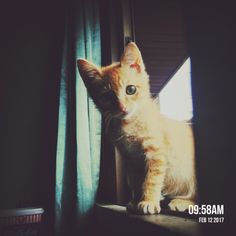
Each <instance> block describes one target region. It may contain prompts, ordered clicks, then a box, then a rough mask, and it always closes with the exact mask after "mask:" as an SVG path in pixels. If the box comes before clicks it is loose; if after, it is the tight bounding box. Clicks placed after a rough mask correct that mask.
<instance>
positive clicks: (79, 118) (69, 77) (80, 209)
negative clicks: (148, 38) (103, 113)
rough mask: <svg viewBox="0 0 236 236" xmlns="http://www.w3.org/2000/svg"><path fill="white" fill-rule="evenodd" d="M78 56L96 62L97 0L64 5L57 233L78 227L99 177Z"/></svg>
mask: <svg viewBox="0 0 236 236" xmlns="http://www.w3.org/2000/svg"><path fill="white" fill-rule="evenodd" d="M77 58H86V59H88V60H90V61H92V62H93V63H95V64H98V65H100V64H101V45H100V25H99V11H98V3H97V1H96V0H84V1H83V0H76V1H70V2H69V4H68V8H67V15H66V25H65V38H64V50H63V58H62V68H61V82H60V100H59V117H58V140H57V157H56V190H55V226H56V227H55V228H56V235H68V233H70V235H73V234H76V233H77V232H78V231H79V230H83V228H84V227H85V225H86V222H88V217H89V216H90V212H91V211H92V209H93V206H94V201H95V197H96V191H97V187H98V179H99V165H100V136H101V117H100V114H99V112H98V111H97V110H96V108H95V105H94V103H93V102H92V100H91V99H90V98H89V97H88V94H87V90H86V88H85V86H84V84H83V81H82V79H81V77H80V75H79V73H78V70H77V66H76V59H77Z"/></svg>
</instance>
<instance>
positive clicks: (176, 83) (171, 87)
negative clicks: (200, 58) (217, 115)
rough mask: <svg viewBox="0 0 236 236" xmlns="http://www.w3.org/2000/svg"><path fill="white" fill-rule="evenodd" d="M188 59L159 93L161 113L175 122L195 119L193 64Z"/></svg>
mask: <svg viewBox="0 0 236 236" xmlns="http://www.w3.org/2000/svg"><path fill="white" fill-rule="evenodd" d="M190 63H191V62H190V58H188V59H187V60H186V61H185V62H184V63H183V65H182V66H181V67H180V68H179V69H178V71H177V72H176V73H175V74H174V75H173V76H172V78H171V79H170V80H169V82H168V83H167V84H166V85H165V87H164V88H163V89H162V90H161V92H160V93H159V96H158V97H159V102H160V111H161V113H162V114H164V115H166V116H167V117H169V118H172V119H175V120H191V119H192V117H193V106H192V93H191V68H190V67H191V64H190Z"/></svg>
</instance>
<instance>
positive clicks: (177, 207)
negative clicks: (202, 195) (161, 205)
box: [168, 199, 195, 212]
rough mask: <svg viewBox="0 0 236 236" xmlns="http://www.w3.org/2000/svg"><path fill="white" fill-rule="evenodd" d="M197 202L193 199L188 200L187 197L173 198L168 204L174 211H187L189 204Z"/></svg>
mask: <svg viewBox="0 0 236 236" xmlns="http://www.w3.org/2000/svg"><path fill="white" fill-rule="evenodd" d="M194 204H195V203H194V202H193V201H191V200H186V199H173V200H171V202H170V203H169V204H168V207H169V209H170V210H172V211H181V212H183V211H187V210H188V207H189V205H194Z"/></svg>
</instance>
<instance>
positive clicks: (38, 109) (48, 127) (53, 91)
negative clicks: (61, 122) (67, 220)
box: [0, 1, 65, 214]
mask: <svg viewBox="0 0 236 236" xmlns="http://www.w3.org/2000/svg"><path fill="white" fill-rule="evenodd" d="M64 9H65V8H64V6H63V4H62V2H61V1H48V2H47V1H29V2H25V1H15V2H11V3H9V5H6V4H5V5H3V6H1V10H2V12H1V42H0V44H1V45H0V48H1V77H0V78H1V87H0V90H1V95H0V96H1V117H0V129H1V132H0V135H1V136H0V137H1V148H0V209H6V208H16V207H30V206H42V207H44V208H45V210H46V212H47V214H48V213H50V212H51V213H52V209H53V206H54V203H53V200H54V199H53V191H54V181H55V180H54V179H55V150H56V149H55V145H56V135H57V133H56V132H57V113H58V95H59V90H58V88H59V81H60V66H61V53H62V42H63V32H64ZM51 213H50V214H51Z"/></svg>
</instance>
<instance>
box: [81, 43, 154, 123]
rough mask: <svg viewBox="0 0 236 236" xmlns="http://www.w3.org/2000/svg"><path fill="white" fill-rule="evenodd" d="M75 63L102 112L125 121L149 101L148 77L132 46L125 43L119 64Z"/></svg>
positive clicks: (136, 51)
mask: <svg viewBox="0 0 236 236" xmlns="http://www.w3.org/2000/svg"><path fill="white" fill-rule="evenodd" d="M77 63H78V68H79V72H80V75H81V77H82V79H83V81H84V83H85V85H86V87H87V89H88V92H89V94H90V96H91V97H92V99H93V101H94V102H95V104H96V105H97V107H98V108H99V110H100V111H101V112H102V113H109V114H110V115H112V116H113V117H119V118H122V119H129V118H130V117H132V116H133V115H134V114H135V113H136V112H137V111H138V109H139V107H141V106H143V105H144V103H145V100H146V99H147V98H150V91H149V80H148V75H147V73H146V71H145V66H144V64H143V59H142V56H141V53H140V51H139V49H138V47H137V46H136V44H135V43H129V44H128V46H127V47H126V48H125V51H124V54H123V56H122V57H121V61H120V62H119V63H116V64H112V65H110V66H107V67H104V68H99V67H97V66H96V65H94V64H92V63H90V62H88V61H86V60H83V59H79V60H78V61H77Z"/></svg>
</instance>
